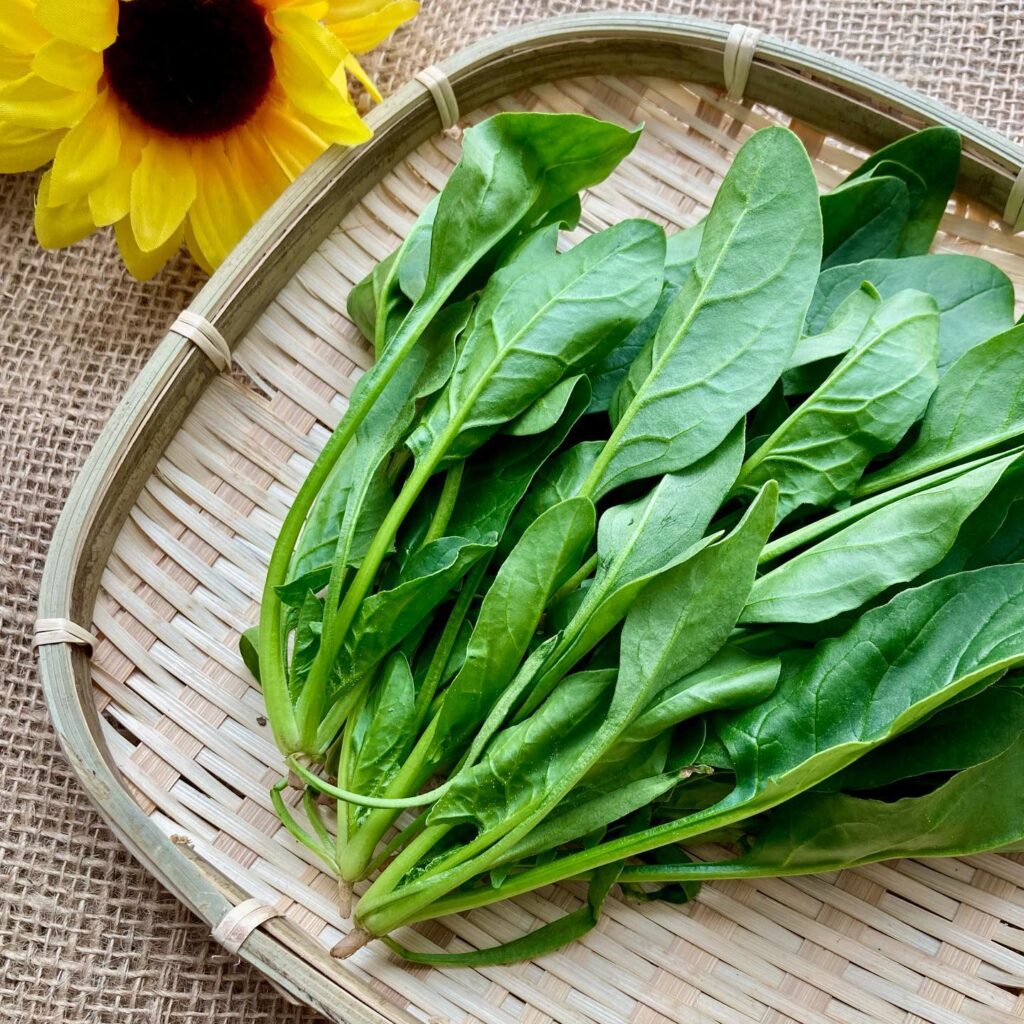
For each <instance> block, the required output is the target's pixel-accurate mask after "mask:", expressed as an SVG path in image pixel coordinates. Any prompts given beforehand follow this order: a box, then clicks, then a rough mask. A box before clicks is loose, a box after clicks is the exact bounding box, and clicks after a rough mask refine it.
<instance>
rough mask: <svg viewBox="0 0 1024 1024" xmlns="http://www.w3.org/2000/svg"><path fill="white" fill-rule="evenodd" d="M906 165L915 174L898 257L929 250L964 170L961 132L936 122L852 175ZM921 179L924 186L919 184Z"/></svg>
mask: <svg viewBox="0 0 1024 1024" xmlns="http://www.w3.org/2000/svg"><path fill="white" fill-rule="evenodd" d="M894 167H903V168H904V169H905V170H906V171H909V172H910V174H912V175H913V181H914V186H913V187H912V188H911V191H910V195H911V198H912V203H911V208H910V217H909V219H908V221H907V223H906V225H905V227H904V229H903V239H902V244H901V246H900V250H899V252H898V253H896V254H895V255H898V256H918V255H921V254H922V253H926V252H928V250H929V248H930V247H931V244H932V240H933V239H934V237H935V232H936V229H937V228H938V226H939V221H941V220H942V215H943V214H944V213H945V212H946V204H947V203H948V202H949V197H950V195H951V194H952V192H953V189H954V188H956V181H957V177H958V175H959V173H960V135H959V133H958V132H957V131H955V130H954V129H952V128H947V127H945V126H944V125H934V126H932V127H929V128H924V129H922V130H921V131H918V132H914V133H913V134H912V135H906V136H904V137H903V138H902V139H897V140H896V141H895V142H892V143H890V144H889V145H888V146H884V147H883V148H882V149H879V150H877V151H876V152H875V153H873V154H872V155H871V156H870V157H868V159H867V160H865V161H864V163H862V164H861V165H860V167H858V168H857V169H856V170H855V171H854V172H853V173H852V174H851V175H850V176H849V178H847V181H848V182H852V181H854V180H856V179H859V178H864V177H866V176H867V175H869V174H870V175H874V174H877V173H880V172H882V171H885V172H886V173H888V174H892V173H893V172H894V171H893V169H894ZM917 182H921V183H922V185H923V188H918V187H917Z"/></svg>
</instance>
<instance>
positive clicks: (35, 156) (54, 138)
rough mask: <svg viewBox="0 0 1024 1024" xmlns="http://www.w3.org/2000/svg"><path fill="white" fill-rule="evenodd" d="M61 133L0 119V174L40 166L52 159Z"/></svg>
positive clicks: (16, 172)
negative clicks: (22, 125) (9, 122)
mask: <svg viewBox="0 0 1024 1024" xmlns="http://www.w3.org/2000/svg"><path fill="white" fill-rule="evenodd" d="M62 134H63V133H62V132H47V131H40V130H39V129H38V128H22V127H21V126H20V125H16V124H4V123H3V122H2V121H0V174H20V173H21V172H22V171H34V170H35V169H36V168H37V167H42V166H43V164H45V163H48V162H49V161H50V160H52V159H53V154H54V153H55V152H56V150H57V145H58V143H59V142H60V140H61V135H62Z"/></svg>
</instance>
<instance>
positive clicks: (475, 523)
mask: <svg viewBox="0 0 1024 1024" xmlns="http://www.w3.org/2000/svg"><path fill="white" fill-rule="evenodd" d="M588 398H589V389H588V388H587V387H586V385H585V381H579V382H578V383H577V386H576V387H575V388H574V390H573V392H572V394H571V397H570V400H569V401H568V402H567V403H566V406H565V409H564V411H563V413H562V416H561V418H560V419H559V421H558V423H556V424H555V425H554V426H553V427H552V428H550V429H549V430H548V431H546V432H545V433H542V434H531V435H529V436H526V437H512V436H509V435H498V436H497V437H494V438H492V439H491V440H490V441H489V442H488V443H487V444H486V445H484V446H483V448H481V449H480V450H479V451H477V452H475V453H474V454H473V455H472V456H470V458H469V459H467V460H466V462H465V464H464V465H465V469H464V470H463V474H462V484H461V486H460V487H459V500H458V502H457V503H456V506H455V510H454V512H453V513H452V518H451V519H450V520H449V522H448V531H449V532H450V533H452V534H454V535H457V536H461V537H469V538H470V539H472V540H475V541H476V542H477V543H481V544H482V543H497V542H499V541H500V540H501V539H502V537H503V536H504V535H505V532H506V528H507V527H508V522H509V519H510V518H511V517H512V515H513V513H514V511H515V509H516V506H517V505H518V504H519V503H520V501H522V500H523V495H524V494H525V493H526V492H527V489H528V488H529V487H530V484H531V482H532V481H533V480H534V478H535V477H536V476H538V475H539V474H541V473H543V472H544V471H545V468H546V465H545V464H546V462H547V460H548V458H549V456H550V455H551V453H552V452H554V451H555V450H556V449H557V448H558V447H559V446H560V445H561V444H562V442H563V441H564V440H565V438H566V436H567V435H568V433H569V431H570V430H571V429H572V427H573V425H574V424H575V423H576V421H577V420H578V419H579V418H580V416H581V415H582V414H583V411H584V410H585V409H586V404H587V401H588ZM571 496H572V495H570V494H566V495H564V497H571ZM557 500H561V498H559V499H557ZM556 503H557V501H552V502H551V505H554V504H556ZM547 507H550V505H549V506H545V508H547ZM543 511H544V509H538V510H537V511H536V514H534V515H531V516H530V518H529V520H528V523H529V522H532V521H533V520H534V519H536V518H537V516H539V515H540V513H541V512H543ZM528 523H527V524H525V525H528ZM525 525H524V526H523V529H525ZM511 532H512V533H513V534H514V535H515V536H516V537H518V536H519V534H520V533H521V532H522V531H521V530H519V531H516V530H512V531H511ZM510 546H511V545H510Z"/></svg>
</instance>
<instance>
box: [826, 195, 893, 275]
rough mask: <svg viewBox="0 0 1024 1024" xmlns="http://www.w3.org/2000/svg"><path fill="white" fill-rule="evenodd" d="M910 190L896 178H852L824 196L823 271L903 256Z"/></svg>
mask: <svg viewBox="0 0 1024 1024" xmlns="http://www.w3.org/2000/svg"><path fill="white" fill-rule="evenodd" d="M909 219H910V193H909V191H908V189H907V186H906V184H905V183H904V182H903V181H901V180H900V179H899V178H896V177H888V176H886V177H878V178H875V177H870V178H867V177H866V178H860V179H857V180H855V181H850V182H848V183H847V184H845V185H840V186H839V187H838V188H836V189H833V190H832V191H831V192H827V193H826V194H825V195H823V196H822V197H821V222H822V226H823V228H824V236H823V247H822V261H821V266H822V269H823V270H827V269H828V268H829V267H838V266H842V265H843V264H844V263H859V262H861V261H862V260H869V259H876V258H889V257H894V256H899V255H900V245H901V242H902V238H903V232H904V230H905V228H906V226H907V221H908V220H909Z"/></svg>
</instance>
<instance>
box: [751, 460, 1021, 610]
mask: <svg viewBox="0 0 1024 1024" xmlns="http://www.w3.org/2000/svg"><path fill="white" fill-rule="evenodd" d="M1019 463H1020V459H1019V457H1016V456H1010V457H1009V458H1006V459H1000V460H999V461H998V462H991V463H989V464H988V465H985V466H980V467H978V468H977V469H974V470H971V471H970V472H968V473H964V474H963V475H962V476H958V477H954V478H953V479H952V480H949V481H947V482H946V483H944V484H940V485H939V486H937V487H932V488H929V489H928V490H924V491H919V492H918V493H916V494H911V495H909V496H907V497H905V498H902V499H900V500H898V501H894V502H892V503H891V504H889V505H883V506H882V507H881V508H879V509H877V510H876V511H874V512H871V513H869V514H868V515H866V516H864V517H863V518H862V519H858V520H857V521H856V522H854V523H853V524H851V525H850V526H847V527H846V528H845V529H843V530H839V531H838V532H837V533H834V534H832V535H831V536H830V537H828V538H826V539H825V540H823V541H821V542H820V543H818V544H816V545H814V546H813V547H811V548H808V549H807V550H805V551H803V552H801V553H800V554H798V555H797V556H796V557H795V558H792V559H790V560H789V561H788V562H785V563H784V564H783V565H780V566H779V567H778V568H777V569H773V570H772V571H771V572H769V573H767V574H766V575H764V576H762V577H761V578H760V579H759V580H757V582H756V583H755V584H754V588H753V590H752V591H751V592H750V600H749V602H748V603H747V607H746V608H745V609H744V610H743V616H742V618H741V620H740V621H741V622H744V623H751V622H825V621H826V620H828V619H831V618H834V617H835V616H837V615H841V614H842V613H843V612H847V611H850V610H851V609H853V608H859V607H860V606H861V605H863V604H864V603H865V602H867V601H870V600H871V599H872V598H873V597H877V596H878V595H879V594H882V593H884V592H885V591H886V590H887V589H888V588H889V587H891V586H893V585H895V584H897V583H907V582H909V581H910V580H913V579H915V578H916V577H918V576H920V575H921V574H922V573H923V572H925V571H926V570H927V569H930V568H932V566H934V565H937V564H938V563H939V562H940V561H941V560H942V558H943V557H944V556H945V555H946V553H947V552H948V551H949V550H950V549H951V548H952V547H953V545H954V542H955V541H956V538H957V534H958V532H959V530H960V528H961V526H962V525H963V524H964V522H965V520H966V519H967V517H968V516H969V515H970V514H971V513H972V512H973V511H974V510H975V509H976V508H978V507H979V506H980V505H981V503H982V502H983V501H984V500H985V499H986V497H987V496H988V495H989V494H991V493H992V491H993V488H995V487H996V486H997V485H998V483H999V481H1000V480H1001V479H1002V477H1003V475H1004V474H1005V473H1007V471H1008V470H1010V469H1011V467H1013V466H1015V465H1018V464H1019Z"/></svg>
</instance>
